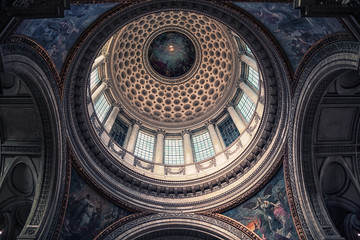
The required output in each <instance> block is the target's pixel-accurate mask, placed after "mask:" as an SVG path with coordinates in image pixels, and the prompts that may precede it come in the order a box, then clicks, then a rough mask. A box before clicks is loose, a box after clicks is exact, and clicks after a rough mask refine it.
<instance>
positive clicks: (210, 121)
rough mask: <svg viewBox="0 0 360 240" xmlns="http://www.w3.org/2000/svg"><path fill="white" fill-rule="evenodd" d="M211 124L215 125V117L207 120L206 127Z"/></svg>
mask: <svg viewBox="0 0 360 240" xmlns="http://www.w3.org/2000/svg"><path fill="white" fill-rule="evenodd" d="M210 125H215V121H214V120H213V119H210V120H207V121H206V122H205V127H208V126H210Z"/></svg>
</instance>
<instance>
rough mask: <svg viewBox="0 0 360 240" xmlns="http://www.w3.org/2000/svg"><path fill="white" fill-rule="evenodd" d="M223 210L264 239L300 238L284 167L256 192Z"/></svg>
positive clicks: (290, 239) (284, 239)
mask: <svg viewBox="0 0 360 240" xmlns="http://www.w3.org/2000/svg"><path fill="white" fill-rule="evenodd" d="M223 214H224V215H225V216H227V217H230V218H232V219H234V220H236V221H238V222H240V223H242V224H244V225H245V226H246V227H248V228H249V229H250V230H252V231H253V232H254V233H256V234H257V235H258V236H259V237H261V238H262V239H264V240H295V239H299V238H298V235H297V233H296V229H295V226H294V223H293V220H292V217H291V213H290V209H289V203H288V199H287V195H286V190H285V179H284V174H283V168H281V169H280V170H279V171H278V173H277V174H276V175H275V176H274V177H273V179H272V180H271V181H270V182H269V183H268V184H267V186H266V187H264V188H263V189H262V190H261V191H260V192H258V193H257V194H256V195H255V196H253V197H252V198H250V199H248V200H247V201H246V202H244V203H242V204H241V205H239V206H237V207H235V208H233V209H231V210H229V211H227V212H225V213H223Z"/></svg>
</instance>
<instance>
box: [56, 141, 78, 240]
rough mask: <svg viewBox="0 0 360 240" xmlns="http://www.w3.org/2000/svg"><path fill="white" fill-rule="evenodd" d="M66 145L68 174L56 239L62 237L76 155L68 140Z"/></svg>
mask: <svg viewBox="0 0 360 240" xmlns="http://www.w3.org/2000/svg"><path fill="white" fill-rule="evenodd" d="M66 146H67V147H66V149H67V150H66V176H65V179H64V181H65V185H64V195H63V198H62V203H61V208H60V214H59V218H58V221H57V225H56V229H55V233H54V239H59V237H60V234H61V231H62V227H63V224H64V220H65V213H66V209H67V204H68V200H69V192H70V183H71V163H72V161H73V159H72V157H73V156H74V154H70V152H71V147H70V143H69V141H67V144H66Z"/></svg>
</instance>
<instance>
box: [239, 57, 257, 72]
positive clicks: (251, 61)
mask: <svg viewBox="0 0 360 240" xmlns="http://www.w3.org/2000/svg"><path fill="white" fill-rule="evenodd" d="M241 61H243V62H244V63H246V64H247V65H248V66H249V67H251V68H253V69H254V70H255V71H258V67H257V65H256V62H255V60H254V59H253V58H251V57H249V56H247V55H245V54H243V55H241Z"/></svg>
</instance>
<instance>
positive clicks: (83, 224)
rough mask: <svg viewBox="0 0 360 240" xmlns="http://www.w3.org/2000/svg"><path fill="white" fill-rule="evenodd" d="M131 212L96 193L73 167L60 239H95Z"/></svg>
mask: <svg viewBox="0 0 360 240" xmlns="http://www.w3.org/2000/svg"><path fill="white" fill-rule="evenodd" d="M129 214H131V213H130V212H128V211H127V210H125V209H122V208H120V207H118V206H116V205H115V204H113V203H112V202H110V201H108V200H107V199H105V198H103V197H102V196H100V195H99V194H98V193H96V192H95V191H94V189H92V188H91V187H90V186H89V185H87V184H86V183H85V181H84V180H83V179H82V178H81V176H80V175H79V174H78V173H77V172H76V170H75V169H72V171H71V183H70V192H69V201H68V206H67V209H66V214H65V220H64V225H63V229H62V232H61V236H60V239H62V240H88V239H94V237H96V236H97V235H98V234H99V233H100V232H101V231H102V230H104V229H105V228H106V227H108V226H109V225H110V224H112V223H114V222H115V221H117V220H119V219H120V218H122V217H125V216H127V215H129Z"/></svg>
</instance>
